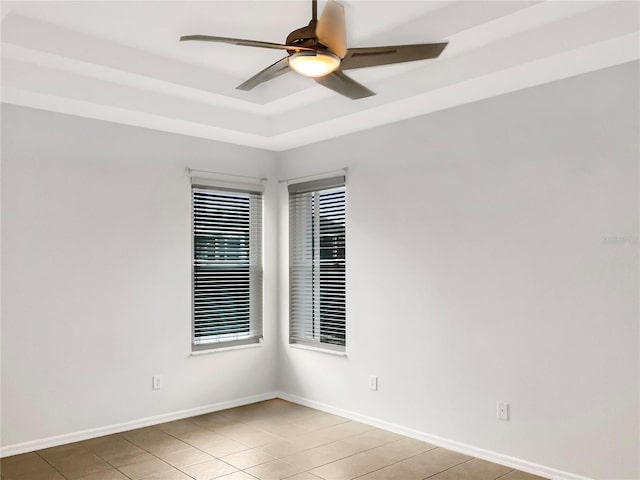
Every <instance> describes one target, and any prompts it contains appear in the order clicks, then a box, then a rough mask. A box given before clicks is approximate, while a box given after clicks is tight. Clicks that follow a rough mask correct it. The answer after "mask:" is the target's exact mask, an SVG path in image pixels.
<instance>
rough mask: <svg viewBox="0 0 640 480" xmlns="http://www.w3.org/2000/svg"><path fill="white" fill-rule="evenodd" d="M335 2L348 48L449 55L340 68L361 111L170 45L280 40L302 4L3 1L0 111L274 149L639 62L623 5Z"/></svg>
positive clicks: (249, 63)
mask: <svg viewBox="0 0 640 480" xmlns="http://www.w3.org/2000/svg"><path fill="white" fill-rule="evenodd" d="M343 3H344V4H345V7H346V15H347V28H348V43H349V46H352V47H359V46H375V45H385V44H396V45H397V44H403V43H425V42H440V41H448V42H449V45H448V47H447V48H446V49H445V51H444V53H443V54H442V56H441V57H440V58H439V59H436V60H425V61H420V62H412V63H408V64H403V65H392V66H386V67H375V68H368V69H360V70H352V71H350V72H349V75H350V76H352V77H353V78H354V79H356V80H357V81H359V82H361V83H364V84H365V85H366V86H368V87H369V88H371V89H372V90H374V91H375V92H376V93H377V95H376V96H374V97H371V98H366V99H362V100H355V101H354V100H349V99H347V98H344V97H342V96H340V95H338V94H336V93H334V92H332V91H331V90H328V89H325V88H323V87H321V86H318V85H317V84H316V83H315V82H313V81H312V80H310V79H307V78H303V77H300V76H298V75H297V74H295V73H289V74H286V75H284V76H282V77H279V78H277V79H274V80H272V81H270V82H267V83H265V84H263V85H261V86H259V87H257V88H256V89H254V90H252V91H250V92H243V91H239V90H236V89H235V86H237V85H238V84H240V83H242V82H243V81H244V80H246V79H247V78H249V77H251V76H252V75H254V74H255V73H257V72H258V71H259V70H261V69H263V68H265V67H266V66H268V65H270V64H271V63H273V62H275V61H276V60H278V59H280V58H282V57H283V56H284V55H283V53H282V52H279V51H276V50H267V49H258V48H248V47H238V46H233V45H225V44H213V43H204V42H203V43H198V42H184V43H180V42H178V38H179V37H180V36H181V35H188V34H204V35H218V36H230V37H239V38H249V39H255V40H264V41H271V42H278V43H283V42H284V41H285V38H286V36H287V34H288V33H289V32H290V31H292V30H294V29H295V28H298V27H301V26H303V25H306V24H307V23H308V21H309V18H310V16H311V2H310V1H304V2H300V1H279V2H269V1H247V2H241V1H228V2H218V1H206V2H205V1H203V2H169V1H167V2H165V1H148V2H121V1H104V2H95V1H86V2H83V1H79V2H56V1H48V2H31V1H22V2H5V1H3V2H2V4H1V8H2V91H1V93H2V101H3V102H7V103H14V104H18V105H25V106H30V107H35V108H41V109H46V110H53V111H58V112H63V113H69V114H73V115H81V116H85V117H90V118H98V119H102V120H107V121H113V122H119V123H124V124H129V125H137V126H142V127H148V128H154V129H159V130H165V131H170V132H176V133H181V134H186V135H192V136H198V137H204V138H210V139H215V140H221V141H225V142H231V143H237V144H242V145H250V146H255V147H259V148H267V149H271V150H285V149H288V148H293V147H296V146H299V145H303V144H307V143H311V142H315V141H319V140H324V139H327V138H331V137H335V136H338V135H343V134H345V133H350V132H354V131H358V130H362V129H365V128H370V127H373V126H377V125H383V124H386V123H390V122H394V121H398V120H401V119H405V118H409V117H413V116H417V115H422V114H425V113H428V112H432V111H436V110H440V109H443V108H449V107H452V106H455V105H460V104H463V103H467V102H471V101H474V100H479V99H482V98H487V97H490V96H494V95H500V94H502V93H506V92H510V91H514V90H518V89H522V88H527V87H530V86H533V85H538V84H541V83H546V82H549V81H553V80H558V79H561V78H566V77H569V76H572V75H577V74H580V73H585V72H589V71H593V70H597V69H601V68H606V67H608V66H612V65H617V64H620V63H625V62H629V61H632V60H637V59H638V58H640V36H639V23H640V22H639V17H640V8H639V7H640V2H638V1H627V2H615V1H608V0H605V1H556V0H547V1H514V2H509V1H467V2H453V1H440V2H435V1H413V2H403V1H373V2H370V1H357V0H348V1H345V2H343ZM323 6H324V2H323V1H320V2H319V10H320V11H321V10H322V8H323Z"/></svg>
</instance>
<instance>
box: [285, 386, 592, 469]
mask: <svg viewBox="0 0 640 480" xmlns="http://www.w3.org/2000/svg"><path fill="white" fill-rule="evenodd" d="M276 396H277V397H278V398H281V399H283V400H287V401H289V402H293V403H297V404H300V405H304V406H306V407H311V408H315V409H316V410H322V411H323V412H327V413H332V414H334V415H339V416H341V417H346V418H349V419H351V420H356V421H358V422H361V423H366V424H367V425H372V426H374V427H378V428H382V429H384V430H389V431H390V432H394V433H398V434H400V435H404V436H406V437H411V438H415V439H416V440H422V441H424V442H427V443H430V444H432V445H436V446H438V447H443V448H446V449H448V450H453V451H454V452H459V453H464V454H466V455H471V456H473V457H477V458H481V459H483V460H487V461H489V462H493V463H498V464H500V465H504V466H507V467H511V468H515V469H516V470H522V471H523V472H527V473H532V474H534V475H539V476H541V477H544V478H549V479H552V480H592V479H590V478H588V477H583V476H581V475H576V474H575V473H569V472H565V471H562V470H558V469H556V468H552V467H547V466H545V465H539V464H537V463H533V462H529V461H527V460H522V459H520V458H515V457H511V456H509V455H503V454H502V453H498V452H492V451H491V450H485V449H484V448H480V447H475V446H473V445H468V444H466V443H462V442H457V441H455V440H449V439H447V438H442V437H439V436H437V435H431V434H429V433H425V432H421V431H418V430H414V429H412V428H408V427H404V426H402V425H396V424H395V423H390V422H386V421H384V420H379V419H377V418H373V417H368V416H366V415H361V414H359V413H356V412H352V411H349V410H343V409H342V408H337V407H333V406H331V405H327V404H326V403H321V402H316V401H315V400H309V399H307V398H302V397H298V396H297V395H291V394H289V393H285V392H278V393H277V395H276Z"/></svg>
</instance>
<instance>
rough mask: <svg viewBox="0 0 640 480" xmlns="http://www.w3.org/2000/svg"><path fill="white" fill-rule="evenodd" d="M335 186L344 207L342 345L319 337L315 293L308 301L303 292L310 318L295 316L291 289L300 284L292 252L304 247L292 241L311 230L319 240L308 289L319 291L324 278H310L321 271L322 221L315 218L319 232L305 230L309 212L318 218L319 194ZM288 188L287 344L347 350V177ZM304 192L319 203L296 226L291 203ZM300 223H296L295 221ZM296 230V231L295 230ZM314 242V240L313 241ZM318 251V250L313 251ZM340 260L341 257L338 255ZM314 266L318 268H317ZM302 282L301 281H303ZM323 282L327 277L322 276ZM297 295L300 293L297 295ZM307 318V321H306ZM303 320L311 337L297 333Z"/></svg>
mask: <svg viewBox="0 0 640 480" xmlns="http://www.w3.org/2000/svg"><path fill="white" fill-rule="evenodd" d="M338 189H342V190H343V192H344V204H343V209H342V215H343V216H344V231H343V236H344V239H343V241H344V242H345V243H344V244H343V246H342V249H343V251H344V254H343V256H342V257H341V260H342V261H343V262H344V271H343V276H342V281H343V289H342V305H341V307H342V309H343V311H344V313H343V320H344V322H343V327H342V331H341V332H340V333H341V334H342V336H343V343H342V344H336V343H331V342H326V341H323V338H322V318H321V306H322V305H323V304H322V303H321V301H320V300H314V299H313V296H314V295H315V294H316V293H314V294H313V295H311V296H312V298H311V299H310V300H309V299H308V296H307V295H305V297H304V298H307V302H309V303H310V304H311V306H310V307H307V308H310V310H311V311H312V312H313V313H312V314H311V315H312V317H311V319H308V318H306V317H304V316H300V318H294V315H295V312H294V302H295V301H296V300H295V299H294V293H293V291H294V288H295V287H299V286H300V283H297V284H296V282H294V267H298V266H300V263H296V262H295V259H294V256H295V255H300V252H299V251H298V252H295V251H294V249H302V250H304V249H305V246H303V245H301V244H299V243H298V244H294V243H295V242H297V240H296V239H295V237H296V236H297V237H299V236H301V235H302V236H303V237H304V236H305V235H307V234H308V233H311V236H312V237H314V236H315V235H317V236H318V241H317V245H316V246H315V247H314V248H313V251H312V252H311V255H312V258H314V259H316V258H317V261H318V265H315V263H314V262H315V261H316V260H313V261H312V271H314V273H313V274H312V275H311V291H314V292H315V291H316V289H317V291H318V292H320V291H321V290H320V287H321V284H322V281H323V277H322V275H321V274H320V275H318V276H317V279H315V280H314V279H313V278H314V277H315V276H316V274H317V273H316V272H320V265H321V263H320V261H321V259H322V255H321V248H322V247H321V241H320V236H319V233H320V230H321V229H322V226H321V222H320V221H318V223H317V226H316V227H315V228H317V230H318V232H315V233H314V227H311V230H310V232H308V231H307V230H308V228H309V227H308V226H307V225H308V223H307V222H312V221H313V220H311V215H313V216H315V217H317V219H318V220H319V218H320V203H319V202H320V197H319V194H320V193H321V192H331V191H335V190H338ZM288 191H289V197H288V204H289V258H288V261H289V315H288V316H289V319H288V320H289V322H288V323H289V335H288V339H289V342H288V343H289V345H290V346H294V347H301V348H311V349H313V350H318V351H326V352H327V353H336V354H346V349H347V338H346V337H347V315H346V305H347V300H346V257H347V255H346V235H347V198H346V197H347V185H346V178H345V176H339V177H330V178H323V179H320V180H313V181H310V182H301V183H293V184H289V186H288ZM305 194H312V195H314V194H318V205H317V207H316V209H317V211H315V212H313V211H312V210H308V211H307V212H306V213H305V214H304V215H305V216H300V217H299V218H296V219H295V220H300V219H303V220H304V222H305V225H304V226H302V227H300V226H299V224H298V225H296V224H295V223H296V222H294V218H295V216H296V215H297V213H295V212H292V210H291V209H292V205H293V202H294V200H293V197H294V196H296V195H298V196H302V195H305ZM297 223H299V222H297ZM300 228H302V229H304V231H300V230H299V229H300ZM296 229H298V230H296ZM303 242H305V240H303ZM312 243H313V242H312ZM337 245H339V243H336V247H334V248H340V247H339V246H337ZM316 250H317V251H316ZM302 255H304V254H302ZM337 258H339V259H340V257H337ZM316 269H317V270H316ZM303 281H304V280H303ZM325 281H326V278H325ZM321 295H322V294H321V293H320V298H321ZM298 297H299V295H298ZM298 302H299V303H300V304H302V303H304V299H303V301H302V302H300V300H298ZM327 305H328V304H325V308H326V307H327ZM309 320H310V321H309ZM305 323H306V325H307V326H308V325H313V326H314V328H312V335H311V336H312V337H313V338H311V339H310V338H305V337H306V335H304V333H303V334H302V335H300V332H303V331H304V328H305Z"/></svg>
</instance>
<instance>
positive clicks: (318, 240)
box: [289, 177, 346, 351]
mask: <svg viewBox="0 0 640 480" xmlns="http://www.w3.org/2000/svg"><path fill="white" fill-rule="evenodd" d="M345 200H346V191H345V179H344V177H337V178H330V179H324V180H318V181H313V182H305V183H298V184H293V185H289V229H290V230H289V234H290V241H289V257H290V258H289V267H290V275H289V281H290V287H289V288H290V295H289V341H290V343H301V344H307V345H313V346H319V347H322V348H330V349H335V350H341V351H344V349H345V345H346V337H345V319H346V315H345V307H346V304H345V267H346V256H345V246H346V243H345V241H346V229H345V226H346V224H345Z"/></svg>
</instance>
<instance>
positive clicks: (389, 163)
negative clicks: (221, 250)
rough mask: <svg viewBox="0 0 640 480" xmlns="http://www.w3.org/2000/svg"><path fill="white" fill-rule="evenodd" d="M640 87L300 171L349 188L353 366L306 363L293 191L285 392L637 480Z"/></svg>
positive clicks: (439, 126) (555, 98) (325, 358)
mask: <svg viewBox="0 0 640 480" xmlns="http://www.w3.org/2000/svg"><path fill="white" fill-rule="evenodd" d="M638 82H639V75H638V63H637V62H635V63H634V64H627V65H623V66H619V67H615V68H611V69H607V70H603V71H599V72H595V73H592V74H588V75H584V76H580V77H575V78H572V79H568V80H566V81H561V82H557V83H552V84H548V85H544V86H540V87H536V88H533V89H529V90H524V91H520V92H516V93H513V94H509V95H505V96H501V97H497V98H493V99H489V100H486V101H482V102H478V103H474V104H470V105H466V106H462V107H458V108H454V109H451V110H447V111H442V112H439V113H435V114H431V115H428V116H424V117H421V118H417V119H413V120H409V121H405V122H402V123H397V124H394V125H390V126H386V127H383V128H378V129H375V130H369V131H366V132H362V133H360V134H354V135H349V136H345V137H342V138H338V139H334V140H331V141H327V142H324V143H321V144H316V145H311V146H308V147H305V148H299V149H296V150H292V151H288V152H285V153H284V154H282V156H281V164H280V167H281V176H282V177H296V176H299V175H305V174H312V173H317V172H322V171H326V170H331V169H335V168H341V167H345V166H347V167H348V168H349V171H348V180H347V198H348V200H347V222H348V225H347V265H348V267H347V268H348V270H347V279H348V280H347V303H348V305H347V316H348V326H347V335H348V336H347V353H348V357H347V358H340V357H336V356H331V355H326V354H322V353H316V352H310V351H303V350H298V349H294V348H291V347H288V346H286V344H287V339H286V335H287V308H286V306H287V263H286V261H287V260H286V259H287V255H288V253H287V247H286V240H287V235H286V232H287V217H286V215H285V214H286V193H285V191H284V189H281V202H280V213H281V227H280V228H281V231H280V235H281V236H280V245H281V250H280V255H281V269H280V276H281V278H280V283H281V290H280V300H281V305H282V308H281V312H282V314H281V325H282V329H281V330H282V332H281V337H282V338H281V341H282V344H283V348H282V350H281V352H280V362H281V363H280V367H281V371H280V382H281V387H282V389H283V390H284V391H285V392H288V393H289V394H293V395H297V396H299V397H303V398H306V399H310V400H313V401H316V402H322V403H325V404H327V405H330V406H333V407H336V408H341V409H345V410H348V411H352V412H357V413H359V414H363V415H368V416H371V417H374V418H377V419H381V420H385V421H388V422H392V423H395V424H398V425H401V426H407V427H411V428H413V429H416V430H419V431H422V432H426V433H429V434H433V435H438V436H441V437H444V438H446V439H450V440H455V441H458V442H463V443H466V444H469V445H472V446H477V447H481V448H485V449H488V450H491V451H494V452H500V453H502V454H506V455H511V456H514V457H517V458H520V459H525V460H528V461H530V462H534V463H537V464H541V465H545V466H548V467H553V468H556V469H560V470H564V471H567V472H572V473H575V474H581V475H585V476H589V477H593V478H601V479H637V478H638V477H639V476H640V471H639V469H638V465H639V451H640V442H639V431H638V425H639V421H640V418H639V411H638V410H639V393H640V391H639V376H640V372H639V349H638V340H639V328H638V318H639V308H638V213H639V212H638V158H639V151H638V131H639V128H640V125H639V120H638V105H639V98H638ZM370 374H375V375H378V376H379V382H380V383H379V385H380V388H379V391H377V392H373V391H370V390H368V376H369V375H370ZM497 400H504V401H507V402H509V403H510V405H511V420H510V421H509V422H504V421H499V420H497V419H496V413H495V409H496V401H497Z"/></svg>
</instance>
